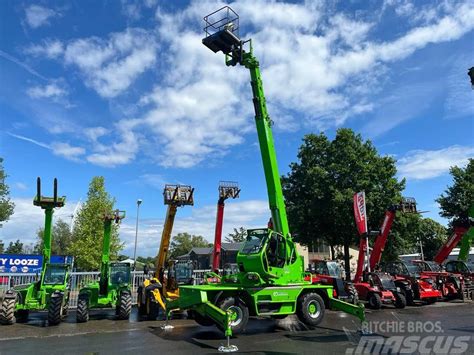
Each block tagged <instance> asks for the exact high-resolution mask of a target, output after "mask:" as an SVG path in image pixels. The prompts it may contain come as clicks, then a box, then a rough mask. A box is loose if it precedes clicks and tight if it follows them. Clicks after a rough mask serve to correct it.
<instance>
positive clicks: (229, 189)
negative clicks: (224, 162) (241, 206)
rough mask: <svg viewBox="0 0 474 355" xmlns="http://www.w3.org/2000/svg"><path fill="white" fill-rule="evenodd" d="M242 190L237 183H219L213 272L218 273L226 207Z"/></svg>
mask: <svg viewBox="0 0 474 355" xmlns="http://www.w3.org/2000/svg"><path fill="white" fill-rule="evenodd" d="M239 193H240V189H239V185H238V184H237V183H236V182H232V181H221V182H220V183H219V200H217V216H216V230H215V234H214V251H213V252H212V270H213V271H214V272H216V273H217V272H218V270H219V264H220V261H221V250H222V226H223V224H224V206H225V200H227V199H228V198H232V199H236V198H238V197H239Z"/></svg>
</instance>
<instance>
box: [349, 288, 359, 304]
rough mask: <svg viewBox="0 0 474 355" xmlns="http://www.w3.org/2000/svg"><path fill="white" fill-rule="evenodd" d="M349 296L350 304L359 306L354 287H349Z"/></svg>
mask: <svg viewBox="0 0 474 355" xmlns="http://www.w3.org/2000/svg"><path fill="white" fill-rule="evenodd" d="M349 294H350V295H351V303H352V304H355V305H358V304H359V294H358V293H357V290H356V288H355V287H354V285H349Z"/></svg>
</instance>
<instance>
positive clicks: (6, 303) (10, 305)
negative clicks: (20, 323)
mask: <svg viewBox="0 0 474 355" xmlns="http://www.w3.org/2000/svg"><path fill="white" fill-rule="evenodd" d="M15 305H16V299H15V298H4V299H3V302H2V307H1V308H0V324H3V325H12V324H13V323H15V321H16V319H15Z"/></svg>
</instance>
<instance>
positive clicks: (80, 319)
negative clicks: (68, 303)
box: [76, 297, 89, 323]
mask: <svg viewBox="0 0 474 355" xmlns="http://www.w3.org/2000/svg"><path fill="white" fill-rule="evenodd" d="M88 320H89V302H88V300H87V297H79V299H78V300H77V310H76V322H77V323H85V322H87V321H88Z"/></svg>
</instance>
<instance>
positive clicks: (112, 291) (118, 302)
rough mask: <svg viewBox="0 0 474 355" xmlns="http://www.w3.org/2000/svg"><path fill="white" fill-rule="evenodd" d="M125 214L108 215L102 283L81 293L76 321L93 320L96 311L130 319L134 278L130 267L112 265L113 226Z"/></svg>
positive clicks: (104, 238) (103, 246)
mask: <svg viewBox="0 0 474 355" xmlns="http://www.w3.org/2000/svg"><path fill="white" fill-rule="evenodd" d="M124 218H125V211H119V210H115V211H113V213H105V214H104V237H103V240H102V262H101V266H100V277H99V280H98V281H95V282H92V283H90V284H88V285H86V286H85V287H82V288H81V289H80V291H79V297H78V300H77V311H76V321H77V322H79V323H83V322H87V321H88V320H89V310H90V309H92V308H114V309H115V314H116V315H117V318H118V319H129V318H130V312H131V310H132V292H131V278H132V271H131V265H130V264H129V263H121V262H110V242H111V238H110V236H111V233H112V222H115V223H117V224H118V223H120V221H121V220H122V219H124Z"/></svg>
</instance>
